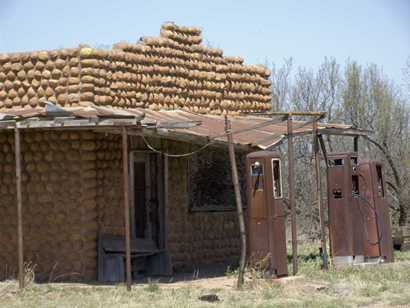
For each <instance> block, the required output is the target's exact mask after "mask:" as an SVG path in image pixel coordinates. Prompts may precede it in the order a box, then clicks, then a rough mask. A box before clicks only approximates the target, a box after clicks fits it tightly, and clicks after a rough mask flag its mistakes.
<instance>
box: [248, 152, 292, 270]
mask: <svg viewBox="0 0 410 308" xmlns="http://www.w3.org/2000/svg"><path fill="white" fill-rule="evenodd" d="M246 168H247V197H248V226H249V232H248V247H249V250H248V256H249V260H250V261H251V263H254V264H259V265H261V264H263V263H264V264H265V266H263V267H264V269H266V270H267V271H268V272H269V273H270V274H271V275H273V276H276V277H281V276H287V275H288V268H287V251H286V225H285V219H286V217H285V211H284V204H283V192H282V173H281V160H280V156H279V155H277V154H275V153H273V152H268V151H259V152H254V153H250V154H248V156H247V160H246Z"/></svg>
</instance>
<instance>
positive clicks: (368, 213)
mask: <svg viewBox="0 0 410 308" xmlns="http://www.w3.org/2000/svg"><path fill="white" fill-rule="evenodd" d="M371 167H372V166H371V164H370V161H362V162H360V165H359V174H360V196H361V198H360V214H361V216H362V219H363V223H364V224H363V226H364V236H363V248H364V256H366V257H378V256H380V246H379V232H378V226H377V212H376V207H375V204H374V195H373V183H372V182H373V181H372V170H371Z"/></svg>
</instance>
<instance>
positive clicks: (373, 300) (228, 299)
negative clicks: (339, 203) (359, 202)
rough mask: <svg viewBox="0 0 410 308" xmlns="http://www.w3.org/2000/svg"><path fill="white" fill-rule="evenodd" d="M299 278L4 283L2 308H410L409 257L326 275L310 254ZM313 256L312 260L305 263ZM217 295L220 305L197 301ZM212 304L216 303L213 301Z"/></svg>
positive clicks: (0, 299)
mask: <svg viewBox="0 0 410 308" xmlns="http://www.w3.org/2000/svg"><path fill="white" fill-rule="evenodd" d="M303 255H305V256H306V257H305V258H303V257H302V258H301V259H302V261H301V264H300V274H299V275H298V276H297V277H289V278H285V279H281V280H277V281H273V282H272V281H268V280H263V279H259V278H256V277H255V276H254V275H248V276H247V280H246V285H245V287H244V289H243V290H236V289H235V288H234V285H235V277H234V276H233V275H232V274H230V275H227V276H225V277H218V278H212V279H199V280H195V281H192V282H177V283H171V284H163V283H157V282H155V281H152V282H150V283H149V284H140V285H134V286H133V288H132V292H131V293H128V292H127V291H126V290H125V287H124V286H123V285H118V286H92V285H84V284H42V285H40V284H34V283H31V284H30V285H29V286H28V287H27V288H26V289H25V290H23V291H19V290H18V288H17V283H16V282H14V281H13V282H4V283H0V303H1V305H0V306H2V307H3V306H4V307H261V308H262V307H355V306H364V307H372V306H373V307H386V306H399V307H400V306H401V307H410V291H409V290H410V252H407V253H397V254H396V260H397V261H398V262H396V263H394V264H383V265H375V266H370V267H364V268H363V267H354V268H346V269H345V270H342V271H337V272H336V271H333V270H330V271H329V272H322V271H320V270H319V268H320V262H319V259H318V258H315V255H314V254H313V251H312V249H311V248H305V249H304V251H303ZM307 256H309V257H307ZM209 294H216V295H217V297H218V298H219V301H216V302H213V303H210V302H206V301H201V300H199V297H201V296H203V295H209ZM211 298H212V297H211Z"/></svg>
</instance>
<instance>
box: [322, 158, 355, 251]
mask: <svg viewBox="0 0 410 308" xmlns="http://www.w3.org/2000/svg"><path fill="white" fill-rule="evenodd" d="M352 155H353V154H351V153H335V154H329V155H328V159H329V169H328V178H327V180H328V210H329V233H330V244H331V247H330V249H331V254H332V256H334V257H335V256H354V255H355V242H354V233H355V232H354V223H356V220H354V215H353V213H354V212H355V208H354V204H353V196H352V185H353V184H352V171H353V170H352V167H353V166H352ZM356 246H357V245H356ZM356 249H358V248H357V247H356Z"/></svg>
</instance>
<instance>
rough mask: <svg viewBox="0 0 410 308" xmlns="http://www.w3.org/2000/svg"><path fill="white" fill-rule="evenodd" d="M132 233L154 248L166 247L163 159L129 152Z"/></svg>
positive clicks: (139, 152) (154, 154) (157, 156)
mask: <svg viewBox="0 0 410 308" xmlns="http://www.w3.org/2000/svg"><path fill="white" fill-rule="evenodd" d="M129 195H130V209H131V234H132V237H133V238H134V239H136V240H137V241H140V242H141V241H143V242H145V243H146V244H149V246H151V247H155V249H161V248H163V242H164V236H165V235H164V234H163V229H164V228H163V226H164V215H163V213H164V203H163V171H162V159H161V156H160V155H158V154H156V153H152V152H142V151H132V152H131V153H130V194H129Z"/></svg>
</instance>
